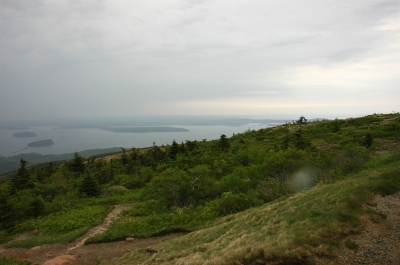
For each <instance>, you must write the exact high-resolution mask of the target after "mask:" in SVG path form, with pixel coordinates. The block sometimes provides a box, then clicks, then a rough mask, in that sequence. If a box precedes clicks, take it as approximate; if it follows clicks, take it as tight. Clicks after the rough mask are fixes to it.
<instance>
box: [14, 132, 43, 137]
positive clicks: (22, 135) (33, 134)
mask: <svg viewBox="0 0 400 265" xmlns="http://www.w3.org/2000/svg"><path fill="white" fill-rule="evenodd" d="M36 136H37V134H36V133H34V132H29V131H24V132H17V133H14V134H13V137H36Z"/></svg>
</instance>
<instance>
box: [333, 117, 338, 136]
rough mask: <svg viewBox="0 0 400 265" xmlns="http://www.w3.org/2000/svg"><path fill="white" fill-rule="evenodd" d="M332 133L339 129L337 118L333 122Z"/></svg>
mask: <svg viewBox="0 0 400 265" xmlns="http://www.w3.org/2000/svg"><path fill="white" fill-rule="evenodd" d="M332 131H333V132H334V133H335V132H338V131H340V124H339V120H338V118H336V119H335V121H334V122H333V130H332Z"/></svg>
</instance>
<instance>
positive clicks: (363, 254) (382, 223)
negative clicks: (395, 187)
mask: <svg viewBox="0 0 400 265" xmlns="http://www.w3.org/2000/svg"><path fill="white" fill-rule="evenodd" d="M375 203H376V206H374V207H370V208H372V209H373V210H375V211H377V212H380V213H384V214H386V215H387V218H386V219H384V220H377V219H376V218H372V217H371V216H363V217H362V218H361V219H362V228H361V232H360V233H359V234H357V235H351V236H349V237H347V238H346V239H345V240H343V243H342V244H341V247H340V249H339V251H338V255H337V256H336V257H334V258H321V257H319V258H316V263H317V264H323V265H334V264H346V265H358V264H374V265H375V264H382V265H389V264H393V265H398V264H400V193H397V194H394V195H391V196H386V197H382V196H379V195H377V196H375ZM347 240H350V242H354V243H355V245H354V244H353V246H350V248H354V249H353V250H352V249H350V248H349V247H346V246H345V245H346V244H345V242H346V241H347Z"/></svg>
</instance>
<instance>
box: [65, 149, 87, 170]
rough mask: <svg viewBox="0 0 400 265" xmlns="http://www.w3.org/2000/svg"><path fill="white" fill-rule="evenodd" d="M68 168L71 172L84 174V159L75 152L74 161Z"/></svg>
mask: <svg viewBox="0 0 400 265" xmlns="http://www.w3.org/2000/svg"><path fill="white" fill-rule="evenodd" d="M69 168H70V170H71V171H72V172H75V173H80V174H82V173H83V172H85V159H84V158H83V157H82V156H80V155H79V154H78V152H75V155H74V159H73V160H72V163H71V164H70V167H69Z"/></svg>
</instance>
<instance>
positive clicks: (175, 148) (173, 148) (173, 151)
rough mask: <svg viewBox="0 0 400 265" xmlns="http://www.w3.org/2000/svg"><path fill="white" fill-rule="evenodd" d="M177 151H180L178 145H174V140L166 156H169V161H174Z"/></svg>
mask: <svg viewBox="0 0 400 265" xmlns="http://www.w3.org/2000/svg"><path fill="white" fill-rule="evenodd" d="M179 151H180V149H179V145H178V144H177V143H176V141H175V140H173V141H172V145H171V148H170V149H169V154H168V156H169V157H170V158H171V159H173V160H175V158H176V155H177V154H179Z"/></svg>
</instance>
